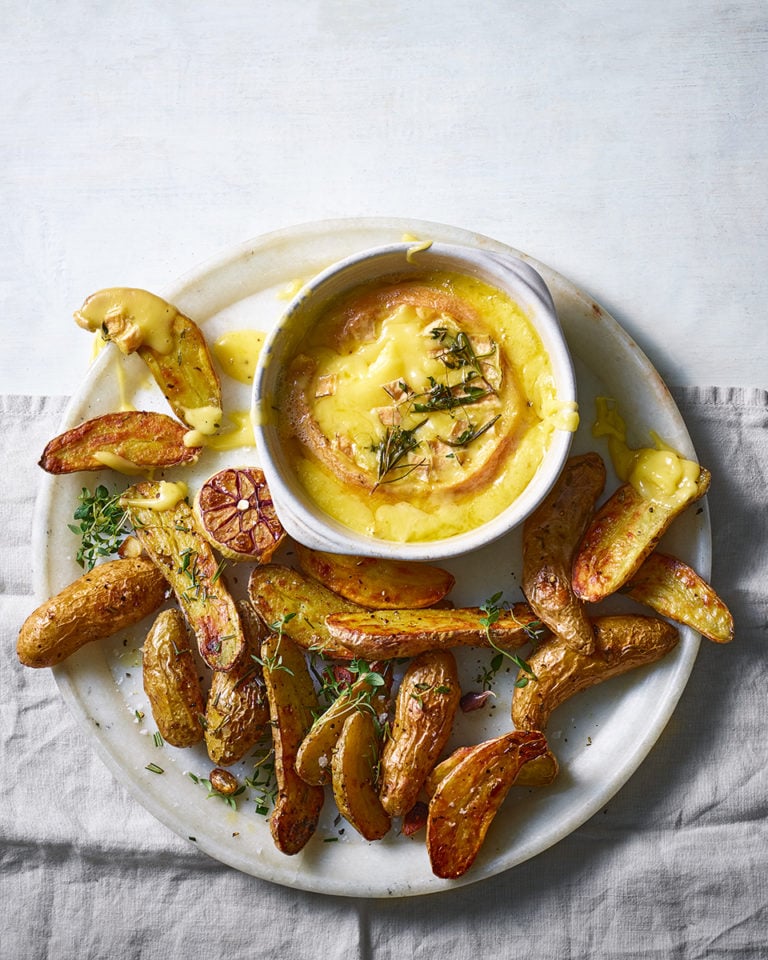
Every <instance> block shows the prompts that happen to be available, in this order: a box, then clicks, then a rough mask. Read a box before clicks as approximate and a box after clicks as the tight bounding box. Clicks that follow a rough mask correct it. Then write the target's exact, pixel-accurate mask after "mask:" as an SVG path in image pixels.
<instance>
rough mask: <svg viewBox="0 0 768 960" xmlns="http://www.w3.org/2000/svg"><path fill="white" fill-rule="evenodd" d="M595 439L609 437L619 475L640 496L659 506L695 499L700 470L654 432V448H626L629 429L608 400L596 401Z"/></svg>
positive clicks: (601, 398)
mask: <svg viewBox="0 0 768 960" xmlns="http://www.w3.org/2000/svg"><path fill="white" fill-rule="evenodd" d="M595 406H596V408H597V418H596V420H595V424H594V426H593V427H592V433H593V435H594V436H595V437H606V438H607V440H608V450H609V453H610V455H611V461H612V463H613V466H614V469H615V470H616V473H617V475H618V476H619V478H620V479H621V480H623V481H624V482H625V483H630V484H632V486H633V487H634V488H635V490H637V492H638V493H639V494H640V495H641V496H643V497H645V498H646V500H653V501H654V502H656V503H661V504H664V505H666V506H682V505H684V504H686V503H688V501H689V500H692V499H694V497H695V496H696V493H697V482H698V479H699V474H700V472H701V468H700V466H699V464H698V463H695V462H694V461H693V460H686V459H685V457H683V456H681V455H680V454H679V453H678V452H677V451H676V450H673V449H672V447H670V446H668V445H667V444H665V443H664V442H663V441H662V440H661V439H660V438H659V437H658V436H657V435H656V434H655V433H653V432H651V437H652V439H653V441H654V444H655V446H654V447H640V448H637V449H633V448H631V447H629V446H628V445H627V428H626V424H625V423H624V420H623V419H622V417H621V416H620V415H619V413H618V410H617V409H616V405H615V404H614V403H613V402H612V401H610V400H609V399H608V398H607V397H597V398H596V399H595Z"/></svg>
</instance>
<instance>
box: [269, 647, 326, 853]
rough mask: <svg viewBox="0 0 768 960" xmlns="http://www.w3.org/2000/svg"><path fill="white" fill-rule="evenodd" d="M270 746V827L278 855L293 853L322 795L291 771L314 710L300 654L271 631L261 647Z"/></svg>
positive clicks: (311, 828) (310, 829)
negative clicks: (273, 783) (273, 789)
mask: <svg viewBox="0 0 768 960" xmlns="http://www.w3.org/2000/svg"><path fill="white" fill-rule="evenodd" d="M261 660H262V663H263V665H264V682H265V684H266V688H267V699H268V701H269V715H270V718H271V724H272V738H273V741H274V745H275V777H276V779H277V788H278V796H277V801H276V803H275V808H274V810H273V811H272V815H271V817H270V818H269V828H270V832H271V833H272V838H273V839H274V841H275V845H276V846H277V848H278V850H280V851H282V852H283V853H285V854H288V855H289V856H292V855H293V854H295V853H298V852H299V851H300V850H301V849H302V848H303V847H304V846H305V845H306V843H307V841H308V840H309V839H310V837H311V836H312V834H313V833H314V832H315V830H316V828H317V821H318V818H319V816H320V810H321V809H322V806H323V800H324V798H325V791H324V790H323V788H322V787H317V786H312V785H310V784H308V783H305V781H304V780H302V779H301V777H300V776H299V775H298V773H297V772H296V753H297V751H298V749H299V746H300V744H301V742H302V740H303V739H304V737H306V735H307V731H308V730H309V728H310V727H311V726H312V719H313V717H314V715H315V714H316V713H317V711H318V703H317V695H316V693H315V687H314V684H313V683H312V678H311V676H310V674H309V670H308V668H307V662H306V660H305V658H304V653H303V652H302V650H301V648H300V647H298V646H297V645H296V644H295V643H294V642H293V641H292V640H291V639H290V637H288V636H286V635H285V634H281V633H272V632H270V633H269V634H268V635H267V636H266V638H265V639H264V641H263V642H262V645H261Z"/></svg>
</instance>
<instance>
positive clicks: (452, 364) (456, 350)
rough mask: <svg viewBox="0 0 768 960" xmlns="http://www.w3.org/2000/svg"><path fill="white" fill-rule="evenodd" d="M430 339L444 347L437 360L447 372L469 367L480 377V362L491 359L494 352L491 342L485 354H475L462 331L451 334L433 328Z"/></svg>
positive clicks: (444, 328)
mask: <svg viewBox="0 0 768 960" xmlns="http://www.w3.org/2000/svg"><path fill="white" fill-rule="evenodd" d="M432 338H433V340H438V341H439V342H440V343H441V344H443V345H444V346H445V350H443V352H442V353H440V354H439V355H438V359H439V360H442V362H443V363H444V364H445V366H446V367H447V368H448V369H449V370H457V369H460V368H461V367H471V368H472V369H473V370H475V371H476V372H477V373H478V374H479V375H480V376H482V375H483V371H482V368H481V366H480V361H481V360H485V359H486V358H487V357H492V356H493V354H494V353H495V352H496V344H495V343H494V342H493V340H491V347H490V350H488V351H487V353H480V354H478V353H475V349H474V347H473V346H472V341H471V340H470V339H469V337H468V336H467V335H466V333H464V331H463V330H459V332H458V333H456V334H452V333H450V331H449V330H448V329H447V327H435V328H434V329H433V330H432Z"/></svg>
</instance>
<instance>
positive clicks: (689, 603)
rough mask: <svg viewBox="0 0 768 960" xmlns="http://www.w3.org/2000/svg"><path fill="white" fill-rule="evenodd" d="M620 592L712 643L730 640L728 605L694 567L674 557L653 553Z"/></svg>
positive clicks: (731, 635)
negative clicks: (691, 629)
mask: <svg viewBox="0 0 768 960" xmlns="http://www.w3.org/2000/svg"><path fill="white" fill-rule="evenodd" d="M622 593H625V594H626V595H627V596H628V597H632V599H633V600H636V601H637V602H638V603H643V604H645V605H646V606H647V607H651V608H652V609H653V610H655V611H656V613H660V614H661V615H662V616H663V617H669V619H670V620H674V621H675V622H676V623H683V624H685V625H686V626H688V627H692V628H693V629H694V630H696V631H697V632H698V633H700V634H701V635H702V636H704V637H707V638H708V639H709V640H713V641H714V642H715V643H730V641H731V640H733V617H732V616H731V612H730V610H729V609H728V607H727V606H726V605H725V603H724V602H723V601H722V600H721V599H720V597H719V596H718V595H717V594H716V593H715V591H714V590H713V589H712V587H711V586H710V585H709V584H708V583H707V582H706V581H705V580H703V579H702V578H701V577H700V576H699V575H698V573H696V571H695V570H693V569H692V568H691V567H689V566H688V564H687V563H683V561H682V560H678V559H677V557H670V556H669V555H668V554H665V553H659V552H658V551H656V552H655V553H652V554H651V555H650V556H649V557H648V558H647V560H645V562H644V563H643V565H642V566H641V567H640V569H639V570H638V571H637V573H636V574H635V575H634V576H633V577H632V579H631V580H630V581H629V583H628V584H627V585H626V586H625V587H624V588H623V590H622Z"/></svg>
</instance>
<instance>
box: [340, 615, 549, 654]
mask: <svg viewBox="0 0 768 960" xmlns="http://www.w3.org/2000/svg"><path fill="white" fill-rule="evenodd" d="M486 616H487V615H486V613H485V611H484V610H482V609H480V607H464V608H461V609H456V610H449V609H438V608H430V609H428V610H372V611H368V610H366V611H358V612H357V613H331V614H329V615H328V616H327V617H326V619H325V625H326V627H327V628H328V633H329V634H330V635H331V637H333V638H334V640H335V641H336V642H337V643H339V644H341V645H343V648H344V649H345V650H346V651H347V656H355V657H364V658H365V659H367V660H391V659H393V658H399V657H415V656H417V655H418V654H420V653H424V652H425V651H427V650H444V649H449V648H450V647H458V646H473V647H490V646H491V644H490V642H489V640H488V634H487V632H486V626H485V625H484V624H483V622H482V621H483V620H484V619H485V618H486ZM538 623H539V621H538V619H537V617H536V615H535V614H534V613H533V611H532V610H531V608H530V607H529V606H528V604H527V603H516V604H514V605H513V607H512V609H511V610H501V611H500V613H499V617H498V619H497V620H495V621H494V622H493V623H492V624H489V626H488V630H490V634H491V637H492V639H493V642H494V644H495V645H496V646H497V647H500V648H501V649H503V650H514V649H516V648H518V647H522V646H524V645H525V644H526V643H528V642H529V641H530V639H531V637H530V627H531V626H533V625H536V624H538Z"/></svg>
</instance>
